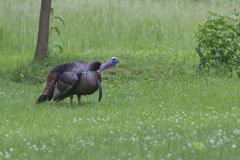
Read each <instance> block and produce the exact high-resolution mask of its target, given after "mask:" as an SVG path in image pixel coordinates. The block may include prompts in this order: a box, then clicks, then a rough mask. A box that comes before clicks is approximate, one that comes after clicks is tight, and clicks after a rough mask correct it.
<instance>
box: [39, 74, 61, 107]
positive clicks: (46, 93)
mask: <svg viewBox="0 0 240 160" xmlns="http://www.w3.org/2000/svg"><path fill="white" fill-rule="evenodd" d="M57 79H58V76H57V75H56V74H54V73H50V74H49V75H48V78H47V84H46V87H45V88H44V89H43V92H42V94H41V95H40V96H39V97H38V99H37V103H41V102H45V101H50V100H51V99H52V97H53V91H54V86H55V84H56V82H57Z"/></svg>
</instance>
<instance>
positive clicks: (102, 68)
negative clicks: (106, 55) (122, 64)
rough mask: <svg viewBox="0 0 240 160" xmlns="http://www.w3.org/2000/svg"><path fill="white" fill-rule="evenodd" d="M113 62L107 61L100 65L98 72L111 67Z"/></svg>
mask: <svg viewBox="0 0 240 160" xmlns="http://www.w3.org/2000/svg"><path fill="white" fill-rule="evenodd" d="M111 67H112V66H111V64H110V63H109V62H106V63H104V64H102V65H101V66H100V69H99V70H97V72H98V73H101V72H102V71H105V70H106V69H108V68H111Z"/></svg>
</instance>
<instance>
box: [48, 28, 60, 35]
mask: <svg viewBox="0 0 240 160" xmlns="http://www.w3.org/2000/svg"><path fill="white" fill-rule="evenodd" d="M50 30H51V31H53V30H54V31H56V33H57V34H58V35H59V36H61V34H60V31H59V29H58V27H51V29H50Z"/></svg>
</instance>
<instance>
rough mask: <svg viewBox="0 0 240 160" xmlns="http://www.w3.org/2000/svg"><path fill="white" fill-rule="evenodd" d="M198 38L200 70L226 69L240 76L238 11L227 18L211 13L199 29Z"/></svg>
mask: <svg viewBox="0 0 240 160" xmlns="http://www.w3.org/2000/svg"><path fill="white" fill-rule="evenodd" d="M196 37H197V43H198V47H197V49H196V51H197V53H198V55H199V58H200V64H199V68H200V69H204V70H209V69H210V68H218V69H219V68H220V69H221V70H222V69H224V68H225V69H227V70H228V71H230V72H232V71H235V70H236V71H237V72H238V74H239V71H240V70H239V69H240V15H239V12H237V10H235V11H233V12H231V13H228V14H227V15H225V16H223V15H218V14H214V13H211V14H210V16H209V17H208V19H207V21H206V22H205V23H204V24H203V25H201V26H200V27H199V29H198V32H197V33H196Z"/></svg>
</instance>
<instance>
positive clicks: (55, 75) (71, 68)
mask: <svg viewBox="0 0 240 160" xmlns="http://www.w3.org/2000/svg"><path fill="white" fill-rule="evenodd" d="M117 63H119V60H118V59H117V58H116V57H112V58H110V59H109V60H108V61H107V62H106V63H104V64H101V63H100V62H98V61H93V62H90V63H87V64H85V63H81V62H72V63H66V64H62V65H59V66H57V67H55V68H53V69H52V70H51V71H50V73H49V74H48V77H47V84H46V87H45V88H44V89H43V92H42V94H41V95H40V96H39V98H38V99H37V102H38V103H40V102H44V101H47V100H48V101H50V100H51V99H52V98H53V92H54V88H55V85H56V83H57V81H58V79H59V77H60V76H61V75H62V74H63V75H64V74H67V73H68V72H69V73H71V74H75V76H77V77H78V76H80V75H81V73H84V72H88V71H94V72H96V73H98V74H100V73H101V72H102V71H104V70H105V69H108V68H111V67H113V66H115V65H116V64H117ZM65 72H66V73H65ZM64 77H65V78H70V79H71V78H73V80H74V76H73V77H72V76H70V75H69V76H66V75H65V76H64ZM75 78H76V77H75ZM78 78H79V77H78ZM63 82H64V81H63ZM65 85H67V84H65ZM68 87H70V88H71V87H73V86H68ZM68 90H70V89H68ZM68 90H67V91H68ZM67 91H66V92H67Z"/></svg>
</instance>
